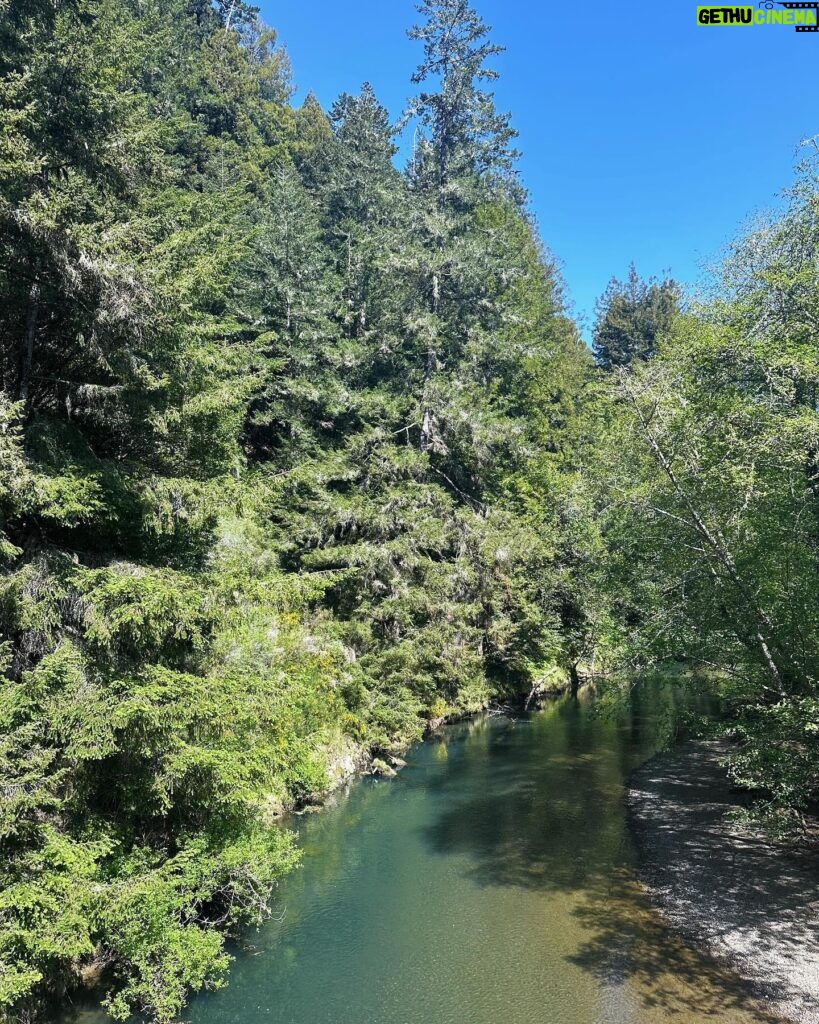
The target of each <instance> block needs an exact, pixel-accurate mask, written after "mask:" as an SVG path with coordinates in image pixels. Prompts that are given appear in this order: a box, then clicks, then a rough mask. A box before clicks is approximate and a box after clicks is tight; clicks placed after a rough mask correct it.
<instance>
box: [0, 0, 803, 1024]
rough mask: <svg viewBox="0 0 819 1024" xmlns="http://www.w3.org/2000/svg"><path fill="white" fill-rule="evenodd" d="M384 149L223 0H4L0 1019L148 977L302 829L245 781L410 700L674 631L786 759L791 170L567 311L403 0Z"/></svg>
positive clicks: (192, 975)
mask: <svg viewBox="0 0 819 1024" xmlns="http://www.w3.org/2000/svg"><path fill="white" fill-rule="evenodd" d="M419 12H420V15H421V20H420V24H419V25H418V27H417V28H415V29H413V30H412V33H411V34H412V36H413V37H414V38H415V39H417V40H418V42H419V43H420V44H421V57H422V59H421V64H420V66H419V68H418V71H417V73H416V75H415V76H414V79H413V81H414V83H415V85H416V86H417V87H418V93H417V96H416V98H415V100H414V101H413V102H412V103H411V106H410V109H409V111H408V113H407V118H409V119H411V120H413V121H414V124H415V127H416V128H417V132H416V136H415V138H416V144H415V146H414V148H413V153H412V156H411V159H410V160H409V163H408V165H407V166H406V167H404V168H403V169H398V168H397V159H396V153H397V149H396V144H395V139H396V131H395V125H394V124H393V123H392V122H391V121H390V117H389V114H388V112H387V111H386V110H385V109H384V108H383V107H382V106H381V105H380V104H379V102H378V99H377V98H376V96H375V95H374V93H373V90H372V89H371V88H370V87H369V86H367V85H366V84H365V85H364V86H362V89H361V91H360V93H359V94H358V95H355V96H350V95H346V94H345V95H342V96H341V97H340V98H339V99H338V100H337V101H336V103H335V104H334V105H333V106H332V108H331V110H330V111H329V112H325V111H323V110H322V109H321V107H320V105H319V104H318V102H317V101H316V100H315V99H314V98H313V97H312V96H310V97H308V98H307V100H306V101H305V102H304V103H303V104H302V105H301V106H300V107H298V108H294V107H293V106H292V105H291V102H290V100H291V95H292V90H291V85H290V79H289V68H288V62H287V58H286V55H285V53H284V52H283V50H282V49H281V48H280V47H279V46H278V44H277V41H276V36H275V33H274V32H272V31H271V30H270V29H268V28H266V27H265V26H264V25H262V24H261V23H260V22H259V20H258V18H257V16H256V13H255V12H254V10H253V9H252V8H249V7H247V6H245V5H244V4H243V3H241V2H238V0H236V2H230V3H228V2H227V0H220V2H219V3H217V4H213V3H211V2H210V0H163V2H160V0H5V2H2V0H0V93H1V94H2V108H1V109H0V299H1V301H0V339H1V342H2V345H1V347H0V378H1V379H0V383H1V384H2V391H1V392H0V531H1V532H0V556H1V557H2V560H3V563H2V564H3V568H2V575H1V576H0V633H2V646H0V656H1V657H2V668H3V676H2V683H0V687H1V688H2V700H1V701H0V789H2V793H3V802H2V805H0V1016H2V1019H6V1020H8V1021H28V1020H32V1019H34V1018H36V1017H38V1016H41V1015H43V1014H44V1013H48V1012H49V1010H48V1005H49V1001H50V1000H52V999H54V997H58V996H59V995H60V994H61V993H62V992H63V991H64V990H65V989H66V988H68V987H71V986H75V985H77V984H78V983H79V981H80V980H85V981H87V982H93V981H100V982H101V983H102V984H101V991H102V992H103V995H104V998H105V999H106V1004H107V1006H108V1008H109V1010H110V1012H111V1013H112V1014H113V1015H114V1016H115V1017H118V1018H125V1017H127V1016H128V1015H129V1014H130V1013H132V1012H135V1011H138V1012H144V1013H146V1014H147V1015H148V1016H149V1017H152V1018H154V1019H156V1020H158V1021H170V1020H172V1019H173V1018H174V1017H175V1016H176V1014H177V1013H178V1011H179V1009H180V1008H181V1006H182V1005H183V1002H184V999H185V995H186V993H187V991H188V990H189V989H196V988H200V987H202V986H215V985H218V984H221V983H222V982H223V979H224V975H225V971H226V967H227V960H228V958H227V956H226V954H225V952H224V948H223V943H224V935H225V933H226V932H229V931H230V930H231V929H235V928H236V927H237V926H239V925H240V924H242V923H245V922H255V921H259V920H261V919H263V918H264V917H265V915H266V914H267V913H268V912H269V910H270V907H271V901H272V900H273V899H274V892H275V884H276V880H277V878H278V877H280V876H281V874H282V873H283V872H284V871H286V870H288V868H289V867H290V866H291V865H292V864H293V863H294V861H295V859H296V856H297V854H296V851H294V849H293V848H292V846H291V843H290V842H289V840H288V838H287V835H286V833H284V832H283V831H282V830H281V829H280V828H279V827H278V826H277V825H276V823H275V818H276V816H277V814H278V813H280V811H281V809H282V808H284V807H286V806H288V805H291V804H293V803H294V802H297V801H299V800H304V799H309V798H310V797H311V796H315V795H316V794H320V793H321V792H322V791H324V790H326V789H327V788H328V787H329V786H330V785H332V783H333V781H334V780H336V779H337V778H338V776H339V774H340V772H342V771H344V770H348V771H349V770H350V768H351V766H354V765H355V764H357V763H359V764H360V763H363V762H366V760H367V759H369V758H371V757H375V758H376V759H377V763H378V761H379V760H380V761H381V762H383V761H384V760H387V759H389V757H390V756H391V755H393V754H395V753H396V752H397V751H398V750H400V749H401V748H402V747H403V746H404V745H406V743H407V742H408V741H410V740H412V739H413V738H416V737H417V736H419V735H420V734H421V733H422V731H423V729H424V727H425V724H426V723H428V722H430V721H435V720H438V719H441V718H444V717H447V716H451V715H455V714H460V713H467V712H472V711H476V710H478V709H480V708H482V707H485V706H486V705H487V703H488V702H490V701H491V700H493V699H508V698H509V697H510V696H513V695H517V694H521V693H522V694H526V693H528V692H530V691H531V689H532V688H533V687H536V686H537V685H546V686H548V685H552V684H554V683H558V682H562V681H564V680H565V681H571V682H572V683H574V684H576V683H577V681H578V679H579V677H580V675H581V673H589V672H591V671H594V670H598V669H601V668H602V669H604V670H605V671H606V672H608V673H612V672H614V671H615V670H617V669H619V668H623V667H631V668H639V667H640V666H643V665H646V664H649V663H652V662H657V661H661V660H665V659H674V660H677V661H681V660H687V661H688V662H689V663H697V664H704V665H708V666H710V667H711V668H712V669H713V670H714V673H715V678H716V679H718V680H719V681H720V685H722V686H723V687H728V689H729V691H730V696H731V698H732V701H733V708H734V712H735V718H734V720H733V721H732V723H731V724H732V728H733V729H734V731H735V733H736V734H737V735H738V736H739V737H740V739H741V740H742V741H743V742H742V743H741V744H740V745H739V746H738V747H737V751H738V753H737V756H736V758H735V760H734V771H735V773H736V775H737V777H738V779H739V780H740V781H742V782H743V783H744V784H746V785H748V786H750V787H752V788H755V789H758V790H759V792H760V795H761V797H762V799H763V800H764V801H765V802H766V807H767V809H768V810H769V811H770V813H771V815H773V816H774V817H776V819H777V820H778V821H784V822H786V823H791V822H792V821H793V820H794V816H795V815H796V816H798V815H799V813H801V812H802V811H803V810H804V809H805V807H806V806H807V805H808V803H809V802H810V800H811V799H812V798H813V797H814V796H815V794H816V791H817V789H819V774H817V769H818V768H819V757H817V753H816V742H817V741H816V732H817V729H819V725H817V712H818V711H819V706H817V696H816V685H817V682H816V672H817V665H816V660H817V640H819V637H817V629H819V624H817V616H816V610H815V609H816V600H815V598H816V582H815V577H816V572H815V567H816V557H817V550H816V547H817V544H819V531H817V522H818V521H819V518H818V517H819V505H817V501H818V500H819V475H818V474H819V463H818V462H817V460H818V459H819V454H817V453H819V436H817V404H816V400H817V399H816V396H817V383H819V379H818V377H817V375H818V374H819V368H818V367H817V361H816V355H815V344H814V338H815V334H816V329H817V328H816V317H817V316H819V305H818V304H817V301H816V295H817V267H816V256H815V253H816V243H817V241H819V239H817V198H816V197H817V188H816V184H815V182H814V180H813V178H812V177H811V176H810V173H809V172H808V171H806V173H805V175H804V176H803V179H802V182H801V184H800V186H799V187H798V188H797V189H796V190H795V191H794V193H793V195H792V197H791V198H792V202H791V207H790V210H789V212H788V213H787V215H786V216H785V217H784V219H782V220H780V221H778V222H776V223H772V224H770V225H769V226H767V227H766V228H764V229H762V230H760V231H759V232H758V233H756V234H754V235H753V236H752V237H751V238H750V239H749V240H748V241H747V242H743V243H742V244H740V245H739V246H738V247H737V249H736V251H735V253H734V254H733V257H732V259H731V260H730V261H729V263H728V265H727V269H726V280H725V281H724V282H721V283H720V286H719V287H718V288H716V289H715V296H716V297H714V298H713V299H712V300H710V301H709V302H708V303H705V304H702V305H699V306H695V305H693V304H689V306H688V308H686V309H685V310H684V311H681V310H680V299H679V290H678V289H677V286H676V285H675V284H674V282H672V281H663V282H655V281H652V282H648V283H643V282H640V281H639V279H638V278H637V276H636V273H632V275H631V276H630V278H629V281H628V282H627V283H626V284H620V283H619V282H613V283H612V285H611V286H610V288H609V290H608V292H607V293H606V296H604V298H603V300H602V301H601V307H600V313H599V322H598V325H597V329H596V332H595V352H596V354H597V357H598V363H599V368H597V367H595V363H594V359H593V357H592V354H591V352H590V351H589V350H588V349H587V347H586V346H585V345H584V344H583V343H582V341H581V340H580V337H579V335H578V332H577V330H576V328H575V326H574V325H573V323H572V322H571V320H570V319H569V318H568V317H567V315H566V313H565V310H564V307H563V303H562V298H561V286H560V281H559V277H558V275H557V273H556V271H555V268H554V265H553V263H552V261H551V260H550V258H549V257H548V255H547V254H546V252H545V251H544V250H543V249H542V247H541V245H540V243H539V241H538V236H537V232H536V230H535V227H534V225H533V224H532V222H531V219H530V218H529V216H528V215H527V212H526V205H525V204H526V197H525V193H524V191H523V188H522V186H521V184H520V182H519V181H518V179H517V176H516V174H515V170H514V160H515V153H514V150H513V149H512V148H511V146H512V143H513V141H514V132H513V130H512V128H511V126H510V121H509V118H508V117H507V116H506V115H503V114H500V113H499V112H498V111H497V110H496V108H495V106H494V102H493V97H492V93H491V91H490V90H489V88H488V86H489V84H490V83H491V80H492V78H493V77H494V72H493V71H492V69H491V58H492V57H493V55H494V54H495V53H497V47H496V46H495V45H494V44H493V43H491V42H490V41H489V39H488V35H487V30H486V27H485V26H484V25H483V23H482V22H481V21H480V19H479V17H478V16H477V15H476V14H475V13H474V12H473V11H472V10H471V9H470V8H469V6H468V5H467V4H466V3H465V2H463V0H427V2H424V3H422V4H421V5H420V6H419Z"/></svg>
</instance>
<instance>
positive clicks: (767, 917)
mask: <svg viewBox="0 0 819 1024" xmlns="http://www.w3.org/2000/svg"><path fill="white" fill-rule="evenodd" d="M724 749H725V748H724V746H723V745H722V744H720V743H714V742H703V741H692V742H688V743H685V744H683V745H681V746H680V747H678V748H676V749H675V750H674V751H673V752H671V753H669V754H665V755H662V756H660V757H657V758H654V759H653V760H651V761H649V762H648V763H647V764H645V765H643V766H642V767H641V768H640V769H638V770H637V771H636V772H635V773H634V774H633V776H632V778H631V787H630V790H629V797H628V808H629V818H630V825H631V829H632V832H633V835H634V837H635V842H636V847H637V864H638V873H639V876H640V880H641V881H642V882H643V884H644V885H645V887H646V888H647V890H648V892H649V895H650V896H651V898H652V900H653V901H654V902H655V904H656V905H657V906H658V907H659V909H660V910H661V912H662V913H663V915H664V916H665V917H666V918H667V919H668V920H669V921H670V923H671V924H672V925H673V926H674V927H675V928H677V929H679V930H680V931H681V932H683V933H684V934H685V935H686V937H687V938H688V939H689V940H691V941H693V942H694V943H696V944H697V945H698V946H700V947H703V948H706V949H708V950H709V951H710V952H712V953H713V954H715V955H716V956H718V957H720V958H722V959H726V960H728V961H729V962H730V964H731V966H732V967H733V968H734V969H735V970H736V971H737V972H738V973H739V974H740V975H741V976H742V977H743V978H744V979H746V980H747V981H748V984H749V986H751V988H752V989H753V991H754V993H755V994H756V995H757V996H758V997H760V998H761V999H763V1000H764V1001H765V1003H767V1004H768V1006H769V1007H770V1008H771V1010H773V1011H774V1012H776V1013H778V1014H780V1015H782V1016H783V1017H785V1018H787V1019H789V1020H793V1021H797V1022H799V1024H819V851H817V850H816V849H813V848H799V849H796V850H793V849H783V848H782V847H779V846H777V845H775V844H772V843H770V842H768V841H766V840H765V839H764V838H763V837H761V836H759V835H757V834H755V833H753V832H750V831H748V830H746V829H744V828H741V827H739V826H737V825H735V824H733V823H731V822H728V821H726V812H727V811H729V810H730V809H731V808H732V807H734V806H735V805H736V797H735V796H734V795H733V794H732V793H731V790H730V786H729V783H728V781H727V779H726V777H725V773H724V770H723V769H722V768H721V767H720V759H721V756H722V754H723V753H724Z"/></svg>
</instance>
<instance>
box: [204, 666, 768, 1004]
mask: <svg viewBox="0 0 819 1024" xmlns="http://www.w3.org/2000/svg"><path fill="white" fill-rule="evenodd" d="M691 699H692V698H691V696H690V695H685V694H684V693H683V692H682V691H681V690H680V689H679V688H677V689H670V688H668V687H661V688H658V687H657V686H641V687H636V688H635V689H633V690H632V691H631V692H630V693H629V694H628V695H627V697H626V699H624V701H622V702H621V703H620V704H619V705H616V706H613V707H610V708H609V710H608V711H607V712H606V713H601V712H600V710H599V707H598V705H595V704H594V703H593V702H592V701H590V700H589V699H586V700H579V701H572V700H571V699H566V700H562V701H558V702H556V703H555V704H552V705H550V706H549V707H547V708H546V709H545V710H543V711H542V712H539V713H536V714H533V715H531V716H530V717H528V718H526V719H521V720H517V721H513V720H509V719H497V718H496V719H482V720H476V721H472V722H468V723H463V724H461V725H458V726H454V727H452V728H450V729H447V730H445V731H444V733H443V734H442V735H441V736H440V737H438V738H437V739H436V740H432V741H429V742H427V743H424V744H421V745H419V746H417V747H416V748H414V750H413V751H412V753H411V756H410V757H409V764H408V766H407V768H406V769H405V770H404V771H403V772H402V773H401V774H400V776H399V777H398V778H397V779H395V780H392V781H385V780H373V779H369V780H365V781H364V782H361V783H358V784H356V785H354V786H352V787H351V788H350V789H349V790H347V791H345V792H344V793H342V794H340V795H339V796H338V797H337V798H336V799H335V800H334V802H333V804H332V805H331V806H330V807H328V808H327V809H326V810H324V811H322V812H321V813H320V814H316V815H311V816H308V817H305V818H302V819H299V820H298V821H296V822H295V828H296V829H297V831H298V832H299V836H300V842H301V843H302V846H303V848H304V850H305V862H304V867H303V869H302V870H301V871H300V872H298V873H296V874H295V875H293V876H291V877H290V878H289V879H288V880H287V881H286V882H285V884H284V885H283V886H282V888H281V891H280V900H279V919H277V920H274V921H272V922H270V924H268V925H267V926H265V928H263V929H262V930H261V931H260V932H258V933H255V934H252V935H249V936H247V942H249V943H250V944H252V947H253V948H252V949H251V950H250V951H249V952H243V951H242V950H241V949H237V950H236V961H235V964H234V968H233V970H232V973H231V982H230V987H229V988H228V989H226V990H225V991H222V992H219V993H215V994H212V995H207V996H203V997H200V998H198V999H196V1000H194V1002H193V1004H192V1006H191V1008H190V1011H189V1013H188V1015H187V1017H186V1019H187V1020H189V1021H190V1022H192V1024H228V1022H230V1024H234V1022H241V1024H261V1022H263V1021H264V1022H267V1024H272V1022H276V1024H498V1022H503V1024H621V1022H622V1024H669V1022H671V1021H675V1022H676V1021H681V1022H682V1021H684V1022H685V1024H703V1022H705V1021H713V1020H719V1021H720V1022H721V1024H723V1022H724V1024H764V1022H771V1021H773V1020H774V1018H772V1017H770V1016H768V1015H767V1014H765V1013H764V1011H762V1010H761V1009H760V1008H759V1007H758V1006H757V1004H756V1003H754V1001H753V1000H752V999H751V998H750V996H749V994H748V992H747V991H746V990H745V989H744V988H743V987H742V986H741V985H739V984H738V983H737V982H736V981H735V980H734V979H733V977H732V976H731V975H730V973H728V972H726V971H725V970H723V969H722V968H721V967H720V966H719V965H718V964H715V963H713V962H712V961H710V960H708V959H706V958H704V957H701V956H699V955H698V954H696V953H694V952H692V951H691V950H690V949H688V948H687V947H686V946H685V945H683V944H682V943H681V942H679V941H677V940H676V939H674V938H673V937H672V936H671V935H670V934H669V932H668V930H667V929H666V928H665V927H664V926H663V924H662V922H661V921H660V919H659V918H658V917H657V916H656V915H655V914H654V912H653V911H652V910H651V908H650V907H649V906H648V905H647V904H646V902H645V901H644V900H643V898H642V897H641V894H640V890H639V887H638V886H637V884H636V882H635V881H634V877H633V874H632V871H631V864H632V859H633V851H632V848H631V843H630V838H629V831H628V827H627V822H626V815H625V808H624V799H623V798H624V792H625V784H626V781H627V779H628V776H629V773H630V772H631V770H632V769H633V768H634V767H636V766H637V765H638V764H640V763H641V762H642V761H644V760H645V759H646V758H647V757H649V756H651V754H652V753H653V752H654V751H656V750H657V749H658V748H659V747H660V746H661V745H662V744H663V743H664V742H665V741H667V740H668V739H669V738H670V737H672V736H673V735H674V733H675V730H676V729H677V728H678V723H679V721H680V720H681V717H682V713H683V711H684V710H685V708H687V707H688V706H689V705H690V703H691Z"/></svg>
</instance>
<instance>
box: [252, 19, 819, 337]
mask: <svg viewBox="0 0 819 1024" xmlns="http://www.w3.org/2000/svg"><path fill="white" fill-rule="evenodd" d="M256 2H257V3H258V2H259V0H256ZM473 2H474V5H475V7H476V8H477V10H478V11H479V12H480V13H481V15H482V16H483V18H484V19H485V21H486V22H487V23H488V24H489V25H491V26H492V37H493V39H494V40H495V41H496V42H499V43H501V44H503V45H504V46H506V48H507V49H506V53H504V54H503V55H501V56H500V57H499V58H497V60H496V62H495V67H496V68H497V70H498V71H500V73H501V78H500V80H499V81H498V82H497V84H496V88H495V93H496V99H497V104H498V107H499V108H500V109H502V110H509V111H511V112H512V117H513V123H514V125H515V127H516V128H517V130H518V131H519V133H520V138H519V140H518V147H519V148H520V149H521V150H522V152H523V158H522V160H521V165H520V167H521V173H522V177H523V181H524V184H525V185H526V187H527V188H528V189H529V193H530V196H531V206H532V209H533V210H534V213H535V215H536V217H537V220H538V224H539V227H540V232H541V235H542V236H543V239H544V241H545V242H546V244H547V245H548V246H549V248H550V249H551V250H552V252H553V253H554V254H555V256H556V257H557V258H558V260H559V262H560V265H561V268H562V271H563V274H564V277H565V280H566V282H567V285H568V295H569V300H570V302H571V304H572V308H573V311H574V312H575V314H576V315H577V316H578V317H579V318H580V320H581V323H582V324H585V328H584V334H585V335H586V336H587V337H588V335H589V326H590V323H591V319H592V316H593V309H594V302H595V299H596V297H597V296H598V295H599V294H600V293H601V292H602V291H603V289H604V288H605V286H606V282H607V281H608V279H609V278H610V277H611V276H612V275H616V276H618V277H623V276H624V275H625V274H626V272H627V269H628V265H629V263H630V262H631V261H632V260H633V261H634V262H635V263H636V265H637V269H638V271H639V272H640V273H641V274H642V275H644V276H648V275H650V274H658V275H659V274H661V273H662V272H663V271H665V270H670V271H671V272H672V274H673V275H674V276H675V277H677V278H678V279H679V280H681V281H684V282H686V283H689V284H696V282H697V280H698V279H699V278H700V277H701V275H702V267H703V265H704V264H707V263H709V262H711V261H713V260H714V259H715V258H717V257H718V256H719V253H720V251H721V249H722V248H723V247H724V246H725V244H726V243H727V242H728V241H730V239H731V238H732V237H733V236H734V235H735V234H736V233H737V232H738V231H739V230H740V229H741V227H742V225H743V224H744V223H745V222H746V221H747V220H748V218H749V217H751V216H752V215H753V214H754V213H755V212H758V211H760V210H764V209H767V208H769V207H770V206H771V205H772V204H773V203H774V202H775V201H776V195H777V193H778V191H779V190H780V189H781V188H783V187H784V186H786V185H787V184H788V183H789V182H790V181H791V180H792V177H793V165H794V162H795V158H796V148H797V145H798V143H799V141H800V139H802V138H805V137H807V136H811V135H814V134H816V133H819V115H817V113H816V109H817V108H816V88H817V85H818V84H819V82H818V81H817V77H818V76H817V70H819V33H817V34H812V33H805V34H802V33H797V32H795V31H794V29H793V28H792V27H786V26H771V27H759V28H733V29H731V28H727V27H710V28H705V27H699V26H698V25H697V24H696V0H654V2H648V0H629V2H628V3H625V2H620V3H615V2H611V3H603V2H601V0H593V2H590V3H580V2H578V0H571V2H569V0H566V2H563V3H559V2H557V3H556V2H551V3H549V2H548V0H547V2H541V3H536V2H533V0H473ZM260 6H261V10H262V15H263V17H264V19H265V21H267V22H268V23H269V24H270V25H272V26H273V27H274V28H276V29H277V30H278V32H279V37H280V40H281V41H282V42H283V43H284V45H285V46H286V47H287V49H288V51H289V53H290V57H291V61H292V64H293V73H294V79H295V82H296V85H297V87H298V92H297V100H298V99H300V98H301V97H303V96H304V94H305V93H306V92H307V90H312V91H313V92H314V93H315V94H316V96H317V97H318V99H319V100H320V101H321V103H322V105H324V106H325V107H327V106H329V104H330V103H331V102H332V101H333V100H334V99H335V97H336V96H337V95H338V94H339V93H340V92H342V91H348V92H355V91H357V90H358V88H359V86H360V85H361V83H362V82H363V81H365V80H369V81H370V82H371V83H372V84H373V86H374V88H375V90H376V93H377V94H378V96H379V98H380V100H381V102H382V103H384V104H385V105H386V106H387V107H388V108H389V109H390V111H391V113H392V114H393V116H395V117H397V116H398V115H399V114H400V113H401V111H402V109H403V107H404V104H405V101H406V99H407V97H408V96H409V95H410V94H411V92H412V86H411V84H410V81H409V78H410V75H411V74H412V72H413V70H414V69H415V66H416V64H417V63H418V60H419V57H420V46H419V44H418V43H413V42H411V41H410V40H408V39H407V38H406V28H407V27H408V26H409V25H410V24H412V23H413V22H414V21H415V20H416V14H415V7H414V3H413V2H412V0H356V2H354V3H351V2H343V0H335V2H330V0H301V2H298V0H261V3H260ZM777 7H778V5H777Z"/></svg>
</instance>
